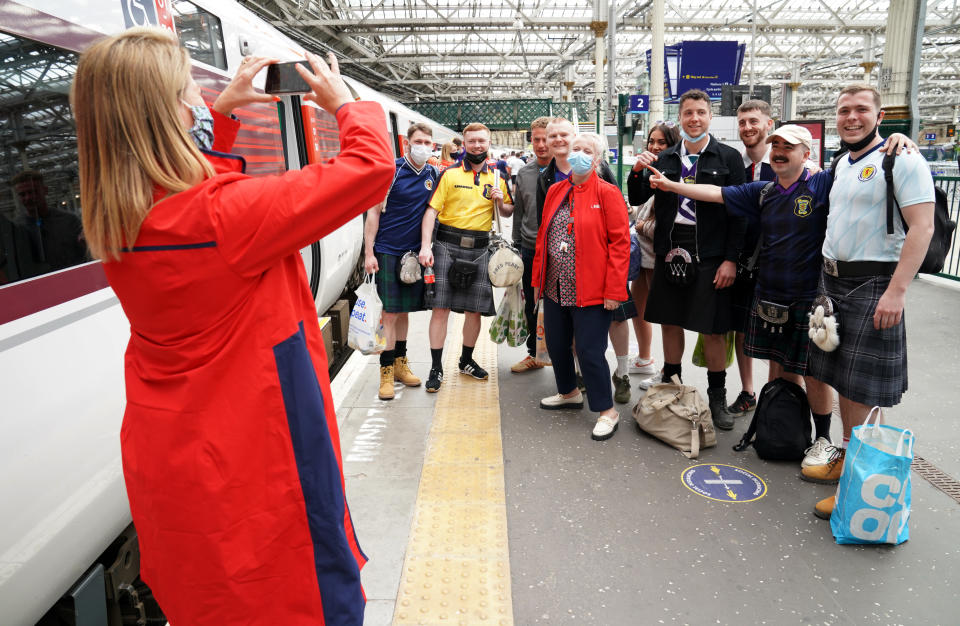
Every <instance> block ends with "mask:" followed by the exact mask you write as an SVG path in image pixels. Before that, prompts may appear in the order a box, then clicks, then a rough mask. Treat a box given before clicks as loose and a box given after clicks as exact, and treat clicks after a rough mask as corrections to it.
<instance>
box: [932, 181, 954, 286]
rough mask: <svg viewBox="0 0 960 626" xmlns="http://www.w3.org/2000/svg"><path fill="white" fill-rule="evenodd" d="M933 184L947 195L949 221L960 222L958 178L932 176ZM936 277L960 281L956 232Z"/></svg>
mask: <svg viewBox="0 0 960 626" xmlns="http://www.w3.org/2000/svg"><path fill="white" fill-rule="evenodd" d="M933 183H934V184H935V185H936V186H937V187H940V189H943V190H944V191H945V192H946V194H947V207H948V208H949V210H950V219H952V220H954V221H956V222H960V176H934V177H933ZM937 276H943V277H944V278H952V279H953V280H960V246H958V245H957V232H956V231H954V232H953V241H951V242H950V252H949V253H948V254H947V260H946V261H945V262H944V264H943V271H942V272H940V273H939V274H937Z"/></svg>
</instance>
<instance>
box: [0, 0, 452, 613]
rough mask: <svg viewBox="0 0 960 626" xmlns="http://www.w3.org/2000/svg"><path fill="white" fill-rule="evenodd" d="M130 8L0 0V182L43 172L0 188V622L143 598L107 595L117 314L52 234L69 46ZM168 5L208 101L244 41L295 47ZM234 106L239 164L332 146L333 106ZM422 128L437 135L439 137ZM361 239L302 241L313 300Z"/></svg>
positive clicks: (209, 3)
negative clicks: (38, 213) (3, 70)
mask: <svg viewBox="0 0 960 626" xmlns="http://www.w3.org/2000/svg"><path fill="white" fill-rule="evenodd" d="M161 4H162V3H161ZM131 6H132V5H131V4H130V3H118V2H110V1H108V0H103V1H99V0H98V1H96V2H89V3H80V2H63V1H62V0H29V1H14V0H4V2H0V24H2V26H0V47H2V48H3V49H4V51H5V53H6V54H7V56H6V58H7V59H9V60H10V62H11V63H13V64H15V67H16V71H14V72H12V73H11V74H10V75H11V76H13V77H14V79H15V82H14V83H11V84H9V85H4V88H3V89H0V109H2V113H3V117H4V119H6V118H7V117H10V116H20V117H19V119H20V121H22V122H23V123H22V124H20V126H19V130H20V131H21V132H22V133H23V135H21V136H15V135H14V134H13V133H14V132H15V131H14V130H13V128H12V127H10V126H0V136H2V138H3V141H2V143H3V144H4V146H6V150H5V153H4V154H2V155H0V179H2V180H3V181H5V182H7V181H10V180H11V179H12V178H13V176H14V175H16V174H17V173H18V172H20V171H21V170H22V169H30V170H34V171H38V172H40V173H41V174H42V180H39V181H24V185H25V183H30V184H29V185H26V186H24V185H21V184H19V183H18V184H17V185H14V184H10V185H9V186H10V190H9V191H6V190H4V193H2V194H0V380H2V388H3V395H2V397H3V405H2V409H0V473H2V475H3V476H5V479H4V481H3V482H2V483H0V501H2V502H3V503H4V507H3V510H4V515H2V516H0V624H11V625H20V624H34V623H37V622H38V620H41V621H42V623H44V624H47V623H56V624H60V623H71V622H70V618H68V617H65V616H68V615H69V614H71V611H72V610H73V609H75V608H76V606H73V603H74V601H73V599H72V598H71V597H67V596H65V595H64V594H65V593H66V592H67V591H68V590H71V591H72V592H75V594H83V593H91V590H92V593H93V594H94V595H96V594H97V590H98V589H99V594H100V595H101V596H103V594H104V590H105V589H106V591H107V593H108V594H110V595H109V602H108V603H107V602H103V601H102V600H101V605H104V604H106V606H107V608H108V611H109V615H110V618H109V619H110V622H109V623H110V624H119V623H122V621H123V617H122V616H121V613H124V614H126V615H127V616H128V617H129V616H135V615H137V614H138V611H139V610H140V609H139V608H138V607H137V602H138V600H143V599H144V598H137V597H136V595H135V592H137V591H138V589H137V588H136V587H126V586H124V587H123V588H124V590H125V591H119V588H120V587H121V586H123V585H124V584H126V583H131V582H133V580H134V579H135V578H136V575H137V558H136V543H135V535H134V534H133V531H132V527H130V514H129V508H128V505H127V501H126V493H125V489H124V485H123V476H122V470H121V464H120V448H119V431H120V422H121V419H122V415H123V408H124V403H125V398H124V391H123V389H124V387H123V351H124V348H125V345H126V342H127V340H128V338H129V324H128V322H127V320H126V318H125V316H124V314H123V311H122V309H121V307H120V305H119V302H118V300H117V299H116V296H115V295H114V294H113V292H112V290H111V289H110V288H109V286H108V285H107V283H106V280H105V277H104V274H103V271H102V268H101V266H100V263H99V262H92V261H90V260H89V258H88V257H87V256H86V254H85V250H84V249H83V248H82V246H81V248H80V249H79V250H77V249H75V248H76V246H75V245H67V244H76V243H77V242H78V241H79V242H81V243H82V238H80V236H79V233H80V231H79V214H80V207H81V202H82V199H80V198H79V191H78V182H77V181H78V173H77V165H76V139H75V134H74V133H75V131H74V128H73V124H72V116H71V113H70V108H69V103H68V93H69V86H70V82H71V80H72V77H73V73H74V72H75V70H76V60H77V55H78V53H79V52H80V51H82V50H83V49H84V48H85V47H86V46H87V45H89V44H90V43H91V42H92V41H93V40H95V39H96V38H97V37H99V36H101V35H103V34H110V33H114V32H119V31H120V30H122V29H124V28H125V27H127V26H129V25H132V24H130V22H129V18H130V15H128V14H127V13H126V12H127V11H129V10H130V7H131ZM137 6H141V5H137ZM174 8H175V9H176V11H177V12H176V13H175V14H174V15H172V16H171V22H172V23H173V24H174V27H175V29H176V31H177V32H178V34H179V36H180V37H181V42H182V43H183V44H184V45H185V46H186V47H187V48H188V49H190V52H191V56H192V57H193V59H194V77H195V79H196V80H197V82H198V83H199V84H200V86H201V89H202V93H203V96H204V99H205V100H207V102H208V103H210V102H212V101H213V100H214V99H215V97H216V95H217V94H218V93H219V91H220V90H221V89H223V87H224V86H225V85H226V84H227V82H228V80H229V76H230V75H231V74H232V72H233V71H234V68H236V66H237V65H238V64H239V62H240V60H241V58H242V57H243V56H244V54H245V53H249V54H258V55H268V56H276V57H278V58H281V59H291V58H296V57H297V56H298V55H300V54H301V52H302V49H301V48H300V47H299V46H298V45H297V44H295V43H294V42H292V41H291V40H289V39H288V38H286V37H285V36H283V35H282V34H280V33H279V32H277V31H276V30H274V29H273V28H272V27H270V26H269V25H268V24H266V23H265V22H263V21H262V20H260V19H259V18H257V17H256V16H255V15H254V14H252V13H251V12H249V11H247V10H246V9H244V8H242V7H239V6H238V5H236V4H235V3H233V2H228V1H224V0H197V2H190V1H188V0H179V1H178V2H177V3H176V4H175V6H174ZM134 17H139V18H142V19H147V17H149V16H144V15H140V16H134ZM154 18H155V19H156V16H154ZM148 21H149V20H148ZM137 23H140V22H136V21H135V22H134V24H137ZM153 23H156V22H153ZM261 80H262V79H261ZM350 83H351V86H352V87H353V88H354V89H355V90H356V91H357V92H358V95H359V96H360V97H362V98H364V99H372V100H376V101H378V102H380V103H381V105H382V106H383V107H384V111H385V113H386V114H389V112H390V111H393V112H394V113H395V117H396V120H397V125H398V128H400V131H399V132H401V133H403V132H405V130H406V126H407V125H409V123H410V122H411V121H429V120H426V119H425V118H422V116H417V114H415V113H413V112H412V111H408V110H406V107H403V106H402V105H399V104H398V103H396V102H394V101H392V100H391V99H389V98H386V97H384V96H382V95H381V94H377V93H376V92H375V91H373V90H370V89H369V88H367V87H365V86H363V85H360V84H359V83H356V82H355V81H350ZM261 86H262V84H261ZM235 113H236V114H237V116H238V117H239V118H240V120H241V121H242V122H243V128H242V130H241V133H240V135H239V137H238V140H237V146H236V151H237V152H238V153H239V154H241V155H242V156H244V158H245V159H246V161H247V164H248V173H250V174H252V175H255V176H256V175H268V174H274V173H280V172H282V171H284V170H286V169H288V168H296V167H300V165H301V164H302V163H307V162H317V161H322V160H325V159H329V158H332V157H334V156H335V155H336V154H337V152H338V151H339V142H338V139H337V128H336V123H335V120H334V118H332V116H329V115H328V114H326V113H325V112H323V111H321V110H320V109H317V108H316V107H314V106H312V105H306V106H304V105H303V103H302V102H300V101H299V98H297V99H294V98H291V97H285V98H283V100H282V102H281V103H279V105H278V106H274V105H257V106H252V107H247V108H244V109H242V110H239V111H236V112H235ZM388 119H389V118H388ZM434 128H435V129H436V130H435V133H437V135H440V134H442V136H443V137H447V136H452V134H453V133H452V131H449V130H448V129H443V130H442V131H441V130H440V127H437V126H435V125H434ZM437 135H435V139H436V138H437ZM14 146H15V149H12V148H13V147H14ZM22 186H24V189H21V187H22ZM28 187H29V188H28ZM38 190H39V191H38ZM38 196H42V200H43V201H45V202H46V203H47V205H49V206H48V208H49V210H50V214H54V213H55V214H56V215H57V216H58V221H59V223H60V224H61V225H63V228H65V229H67V232H68V233H69V234H70V236H68V237H61V238H60V239H59V240H58V241H59V243H60V244H62V249H61V248H53V247H50V246H48V247H44V246H43V245H37V244H38V242H40V244H42V243H43V242H44V239H43V238H42V237H38V236H37V234H38V232H39V231H37V232H31V231H30V230H29V229H28V228H25V227H24V226H25V224H24V219H23V217H24V216H25V215H29V211H30V210H31V208H30V206H28V205H29V204H30V203H31V202H34V203H35V202H37V197H38ZM320 209H321V210H322V207H321V208H320ZM33 210H34V211H35V209H33ZM29 221H30V220H27V222H29ZM26 225H29V224H26ZM36 225H37V226H39V222H37V223H36ZM361 250H362V218H356V219H355V220H353V221H351V222H350V223H349V224H347V225H345V226H344V227H343V228H341V229H340V230H338V231H335V232H334V233H332V234H331V235H328V236H327V237H325V238H324V239H323V240H322V241H320V242H317V243H316V244H314V245H313V246H311V247H309V248H307V249H305V250H304V251H302V256H303V257H304V262H305V264H306V265H307V270H308V271H307V274H308V276H309V277H310V278H311V288H312V289H313V291H314V294H315V296H316V302H317V307H318V310H319V311H325V310H326V308H328V307H329V306H330V305H331V304H333V302H335V300H336V299H337V298H338V297H340V295H341V293H342V292H343V290H344V288H345V286H346V285H347V283H348V281H349V280H350V277H351V275H352V274H353V273H354V272H355V268H356V264H357V260H358V259H359V258H360V253H361ZM98 563H99V564H100V565H99V566H98V565H97V564H98ZM140 590H141V591H142V589H140ZM121 605H122V607H121ZM48 610H49V611H48ZM148 612H149V611H148ZM45 613H46V614H47V615H46V616H45V617H44V614H45ZM154 617H156V616H154ZM157 619H161V618H157ZM131 623H132V622H131ZM160 623H162V622H160Z"/></svg>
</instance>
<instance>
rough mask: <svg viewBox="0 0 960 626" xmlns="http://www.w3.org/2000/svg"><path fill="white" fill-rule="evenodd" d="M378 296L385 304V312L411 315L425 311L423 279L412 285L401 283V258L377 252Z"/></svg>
mask: <svg viewBox="0 0 960 626" xmlns="http://www.w3.org/2000/svg"><path fill="white" fill-rule="evenodd" d="M376 257H377V264H378V265H379V266H380V271H378V272H377V295H378V296H380V301H381V302H383V310H384V311H385V312H387V313H411V312H413V311H423V310H424V308H423V279H422V278H421V279H420V280H418V281H417V282H415V283H413V284H412V285H408V284H406V283H403V282H400V275H399V272H398V271H397V270H398V268H397V266H398V265H399V264H400V257H399V256H397V255H395V254H387V253H386V252H377V253H376Z"/></svg>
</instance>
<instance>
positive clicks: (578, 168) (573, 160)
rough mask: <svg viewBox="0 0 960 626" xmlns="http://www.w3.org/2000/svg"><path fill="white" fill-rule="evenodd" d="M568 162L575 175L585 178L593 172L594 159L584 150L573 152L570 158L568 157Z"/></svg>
mask: <svg viewBox="0 0 960 626" xmlns="http://www.w3.org/2000/svg"><path fill="white" fill-rule="evenodd" d="M567 162H568V163H569V164H570V167H571V168H573V173H574V174H577V175H578V176H583V175H584V174H587V173H588V172H590V171H592V170H593V157H591V156H589V155H588V154H586V153H585V152H583V151H582V150H574V151H573V152H571V153H570V156H568V157H567Z"/></svg>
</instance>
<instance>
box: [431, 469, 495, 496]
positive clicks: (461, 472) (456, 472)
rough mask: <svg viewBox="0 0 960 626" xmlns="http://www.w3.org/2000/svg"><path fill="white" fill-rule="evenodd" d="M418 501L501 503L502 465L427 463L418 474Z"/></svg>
mask: <svg viewBox="0 0 960 626" xmlns="http://www.w3.org/2000/svg"><path fill="white" fill-rule="evenodd" d="M418 497H419V498H420V499H422V500H431V501H436V500H442V501H447V502H450V501H472V502H480V501H483V502H490V501H492V502H504V494H503V465H502V464H500V463H490V464H486V465H485V464H473V463H471V464H469V465H465V464H454V463H427V464H425V465H424V466H423V472H422V473H421V475H420V495H419V496H418Z"/></svg>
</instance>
